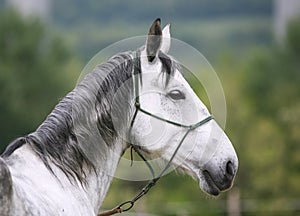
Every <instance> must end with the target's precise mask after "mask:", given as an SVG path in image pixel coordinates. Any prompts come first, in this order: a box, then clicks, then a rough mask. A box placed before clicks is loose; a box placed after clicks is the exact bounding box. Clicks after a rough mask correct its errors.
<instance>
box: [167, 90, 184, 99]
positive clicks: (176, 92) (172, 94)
mask: <svg viewBox="0 0 300 216" xmlns="http://www.w3.org/2000/svg"><path fill="white" fill-rule="evenodd" d="M167 96H168V97H170V98H171V99H173V100H183V99H185V95H184V93H182V92H181V91H179V90H173V91H171V92H169V93H168V94H167Z"/></svg>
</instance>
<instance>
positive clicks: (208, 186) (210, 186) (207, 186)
mask: <svg viewBox="0 0 300 216" xmlns="http://www.w3.org/2000/svg"><path fill="white" fill-rule="evenodd" d="M202 173H203V177H204V179H203V180H204V181H205V183H203V182H202V183H201V182H200V187H201V188H202V190H203V191H205V192H206V193H208V194H209V195H212V196H218V195H219V194H220V192H221V189H220V188H219V187H218V186H217V184H216V183H215V181H214V180H213V178H212V177H211V175H210V174H209V172H208V171H207V170H204V171H203V172H202Z"/></svg>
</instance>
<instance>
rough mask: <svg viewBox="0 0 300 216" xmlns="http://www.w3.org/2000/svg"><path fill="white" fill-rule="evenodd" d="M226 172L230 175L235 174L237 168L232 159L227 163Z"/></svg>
mask: <svg viewBox="0 0 300 216" xmlns="http://www.w3.org/2000/svg"><path fill="white" fill-rule="evenodd" d="M226 173H227V174H229V175H230V176H234V174H235V169H234V166H233V164H232V162H231V161H228V162H227V164H226Z"/></svg>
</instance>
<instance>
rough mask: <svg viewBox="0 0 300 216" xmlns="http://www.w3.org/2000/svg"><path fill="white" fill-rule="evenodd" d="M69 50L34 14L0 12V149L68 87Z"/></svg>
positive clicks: (36, 120) (36, 122) (37, 120)
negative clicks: (32, 15)
mask: <svg viewBox="0 0 300 216" xmlns="http://www.w3.org/2000/svg"><path fill="white" fill-rule="evenodd" d="M69 60H70V54H69V53H68V51H67V50H66V48H65V47H64V45H63V42H62V41H61V40H60V39H59V38H57V37H51V36H49V32H47V31H46V30H45V28H44V27H43V25H42V24H41V23H40V22H39V21H38V20H37V19H35V18H28V19H26V20H25V19H24V20H23V19H22V18H21V17H20V16H19V15H18V14H17V13H16V12H14V11H2V12H1V13H0V121H1V124H0V152H2V151H3V149H4V148H5V146H6V145H7V144H8V142H9V141H10V140H12V139H14V138H16V137H18V136H21V135H23V134H26V133H29V132H31V131H32V130H34V129H35V128H36V127H37V126H38V125H39V124H40V123H41V121H42V120H43V119H44V118H45V116H46V114H48V113H49V112H50V110H51V109H52V108H53V106H54V105H55V104H56V103H57V102H58V99H59V97H62V96H63V95H64V94H65V93H66V91H67V90H68V89H70V87H71V85H70V84H71V82H70V80H69V79H67V73H66V69H67V67H68V62H69Z"/></svg>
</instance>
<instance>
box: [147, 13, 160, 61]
mask: <svg viewBox="0 0 300 216" xmlns="http://www.w3.org/2000/svg"><path fill="white" fill-rule="evenodd" d="M161 36H162V31H161V27H160V19H159V18H158V19H156V20H155V21H154V22H153V23H152V25H151V27H150V30H149V33H148V38H147V42H146V52H147V58H148V61H149V62H152V61H153V60H154V59H155V57H156V55H157V53H158V51H159V48H160V45H161V41H162V39H161V38H162V37H161Z"/></svg>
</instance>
